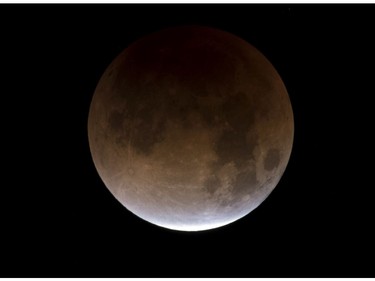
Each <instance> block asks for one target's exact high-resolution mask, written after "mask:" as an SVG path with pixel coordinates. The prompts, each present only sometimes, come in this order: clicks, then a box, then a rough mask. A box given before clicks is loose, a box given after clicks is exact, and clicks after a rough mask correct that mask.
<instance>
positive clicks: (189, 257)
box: [0, 4, 375, 277]
mask: <svg viewBox="0 0 375 281" xmlns="http://www.w3.org/2000/svg"><path fill="white" fill-rule="evenodd" d="M182 24H200V25H206V26H211V27H216V28H219V29H222V30H226V31H229V32H231V33H233V34H235V35H238V36H240V37H242V38H243V39H245V40H247V41H248V42H250V43H251V44H253V45H254V46H255V47H256V48H258V49H259V50H260V51H261V52H262V53H263V54H264V55H265V56H266V57H267V58H268V59H269V60H270V61H271V63H272V64H273V65H274V67H275V68H276V69H277V71H278V72H279V74H280V76H281V77H282V79H283V81H284V83H285V85H286V87H287V89H288V92H289V95H290V99H291V103H292V106H293V111H294V118H295V140H294V147H293V151H292V155H291V158H290V162H289V165H288V167H287V169H286V171H285V173H284V176H283V177H282V179H281V181H280V183H279V185H278V186H277V187H276V188H275V190H274V191H273V192H272V193H271V195H270V196H269V197H268V198H267V199H266V200H265V201H264V202H263V204H261V205H260V206H259V207H258V208H257V209H256V210H254V211H253V212H252V213H250V214H249V215H247V216H246V217H245V218H243V219H240V220H238V221H237V222H235V223H232V224H230V225H227V226H225V227H222V228H218V229H214V230H209V231H205V232H197V233H187V232H178V231H172V230H167V229H163V228H160V227H158V226H154V225H152V224H150V223H147V222H145V221H143V220H141V219H139V218H138V217H136V216H135V215H133V214H132V213H130V212H129V211H127V210H126V209H125V208H124V207H123V206H122V205H121V204H120V203H119V202H118V201H117V200H116V199H115V198H114V197H113V196H112V195H111V193H110V192H109V191H108V190H107V188H106V187H105V186H104V184H103V182H102V181H101V179H100V178H99V175H98V174H97V172H96V170H95V167H94V164H93V161H92V159H91V155H90V151H89V146H88V138H87V118H88V111H89V106H90V101H91V98H92V95H93V93H94V90H95V87H96V84H97V82H98V80H99V78H100V76H101V74H102V73H103V71H104V70H105V69H106V67H107V66H108V64H109V63H110V62H111V61H112V60H113V59H114V58H115V57H116V56H117V55H118V54H119V53H120V52H121V51H122V50H123V49H124V48H126V47H127V46H128V45H129V44H130V43H131V42H133V41H134V40H136V39H138V38H140V37H142V36H143V35H146V34H148V33H150V32H154V31H157V30H160V29H162V28H165V27H171V26H176V25H182ZM374 28H375V6H374V5H276V6H275V5H224V4H222V5H203V4H200V5H145V4H144V5H0V30H1V32H0V65H1V66H0V69H1V74H2V75H1V77H2V78H1V80H0V81H1V84H0V94H1V95H0V97H1V126H2V130H1V132H2V134H1V139H2V141H1V142H2V143H3V145H2V157H1V159H2V169H1V170H2V172H1V175H2V181H1V188H0V201H1V204H0V225H1V227H0V255H1V260H2V261H1V265H0V277H370V276H372V277H374V276H375V266H374V260H373V256H374V252H375V239H374V237H375V231H374V230H373V225H374V220H375V219H374V217H375V203H374V198H375V197H374V188H375V187H374V186H375V185H374V183H373V179H372V177H373V175H374V153H373V150H374V148H373V147H374V146H373V144H374V142H373V137H372V136H371V134H372V133H373V129H374V123H373V120H374V118H373V114H374V112H375V110H374V105H373V102H372V96H373V94H374V93H375V87H374V81H375V80H374V79H375V78H374V77H375V71H374V63H375V53H374V52H375V51H374V50H375V44H374V43H373V42H372V40H373V39H374V34H375V33H374Z"/></svg>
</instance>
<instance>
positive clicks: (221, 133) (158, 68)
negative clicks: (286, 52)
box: [88, 26, 294, 231]
mask: <svg viewBox="0 0 375 281" xmlns="http://www.w3.org/2000/svg"><path fill="white" fill-rule="evenodd" d="M293 135H294V121H293V111H292V107H291V103H290V100H289V96H288V93H287V90H286V88H285V86H284V83H283V81H282V79H281V78H280V76H279V74H278V73H277V71H276V70H275V68H274V67H273V66H272V64H271V63H270V62H269V61H268V60H267V59H266V58H265V57H264V56H263V55H262V54H261V53H260V52H259V51H258V50H257V49H256V48H254V47H253V46H252V45H251V44H249V43H248V42H246V41H244V40H243V39H241V38H239V37H237V36H235V35H233V34H230V33H228V32H225V31H221V30H217V29H213V28H209V27H200V26H182V27H174V28H169V29H165V30H162V31H159V32H156V33H153V34H150V35H147V36H145V37H143V38H141V39H139V40H138V41H136V42H134V43H132V44H131V45H130V46H128V47H127V48H126V49H125V50H124V51H123V52H122V53H121V54H119V56H118V57H117V58H115V59H114V60H113V62H112V63H111V64H110V65H109V66H108V68H107V69H106V70H105V72H104V74H103V75H102V77H101V79H100V81H99V83H98V85H97V87H96V90H95V93H94V95H93V98H92V102H91V106H90V112H89V117H88V138H89V145H90V150H91V154H92V158H93V161H94V164H95V167H96V169H97V171H98V173H99V176H100V177H101V179H102V180H103V182H104V184H105V186H106V187H107V188H108V189H109V191H110V192H111V193H112V194H113V196H114V197H115V198H116V199H117V200H118V201H119V202H121V204H122V205H123V206H125V207H126V208H127V209H128V210H129V211H130V212H132V213H134V214H135V215H136V216H138V217H140V218H142V219H144V220H146V221H148V222H150V223H152V224H155V225H158V226H161V227H164V228H169V229H174V230H182V231H200V230H207V229H212V228H217V227H220V226H224V225H227V224H229V223H232V222H234V221H236V220H238V219H240V218H242V217H244V216H245V215H247V214H249V213H250V212H251V211H252V210H254V209H255V208H257V207H258V206H259V205H260V204H261V203H262V202H263V201H264V200H265V199H266V198H267V197H268V195H269V194H270V193H271V192H272V190H273V189H274V188H275V187H276V185H277V184H278V182H279V180H280V178H281V177H282V175H283V173H284V171H285V169H286V166H287V164H288V161H289V157H290V154H291V150H292V145H293Z"/></svg>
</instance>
